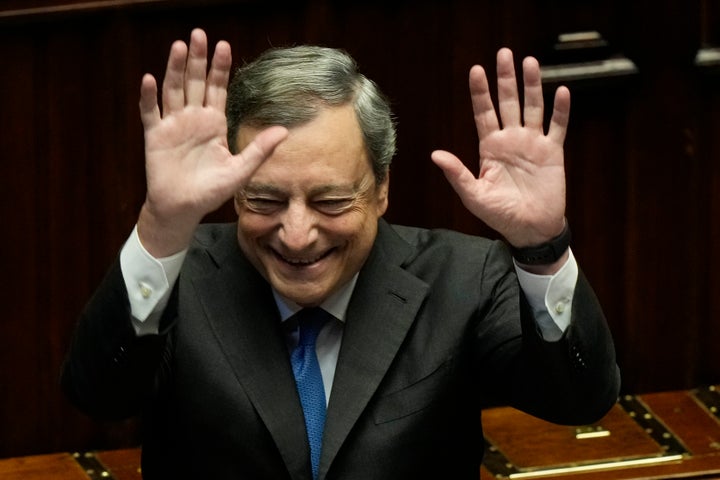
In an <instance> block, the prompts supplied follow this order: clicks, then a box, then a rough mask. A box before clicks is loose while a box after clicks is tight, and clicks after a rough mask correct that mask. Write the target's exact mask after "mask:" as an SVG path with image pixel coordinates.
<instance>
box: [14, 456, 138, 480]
mask: <svg viewBox="0 0 720 480" xmlns="http://www.w3.org/2000/svg"><path fill="white" fill-rule="evenodd" d="M0 478H2V479H3V480H48V479H52V480H88V479H90V480H96V479H104V480H141V479H142V475H141V473H140V449H139V448H133V449H124V450H112V451H106V452H95V453H53V454H48V455H33V456H27V457H15V458H7V459H3V460H0Z"/></svg>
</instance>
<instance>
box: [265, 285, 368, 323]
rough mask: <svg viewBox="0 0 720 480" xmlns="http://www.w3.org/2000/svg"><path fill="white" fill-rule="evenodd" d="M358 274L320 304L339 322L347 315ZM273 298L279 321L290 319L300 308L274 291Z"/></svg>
mask: <svg viewBox="0 0 720 480" xmlns="http://www.w3.org/2000/svg"><path fill="white" fill-rule="evenodd" d="M357 278H358V274H357V273H356V274H355V275H354V276H353V277H352V278H351V279H350V281H349V282H347V283H346V284H345V285H343V286H342V287H340V289H339V290H338V291H337V292H335V293H333V294H332V295H330V296H329V297H328V298H327V299H325V301H324V302H322V303H321V304H320V307H321V308H322V309H323V310H325V311H326V312H328V313H329V314H331V315H332V316H333V317H335V318H337V319H338V320H340V321H341V322H344V321H345V314H346V313H347V307H348V304H349V303H350V297H351V296H352V293H353V290H354V289H355V283H356V282H357ZM272 292H273V296H274V297H275V303H276V304H277V307H278V310H279V311H280V319H281V320H282V321H283V322H284V321H285V320H287V319H288V318H290V317H292V316H293V315H294V314H295V313H297V312H298V311H299V310H300V309H301V308H302V307H301V306H300V305H298V304H297V303H295V302H293V301H292V300H289V299H287V298H285V297H283V296H282V295H280V294H279V293H278V292H277V291H275V289H274V288H273V289H272Z"/></svg>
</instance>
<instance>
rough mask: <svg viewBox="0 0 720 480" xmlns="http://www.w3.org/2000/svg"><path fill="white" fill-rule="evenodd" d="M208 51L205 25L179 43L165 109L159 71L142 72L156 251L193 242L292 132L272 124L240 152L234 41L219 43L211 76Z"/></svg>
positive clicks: (149, 222)
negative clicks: (232, 92)
mask: <svg viewBox="0 0 720 480" xmlns="http://www.w3.org/2000/svg"><path fill="white" fill-rule="evenodd" d="M207 55H208V48H207V36H206V34H205V32H204V31H202V30H200V29H195V30H193V31H192V33H191V36H190V46H189V47H188V46H187V45H186V44H185V43H184V42H182V41H179V40H178V41H176V42H175V43H173V45H172V48H171V49H170V56H169V58H168V63H167V70H166V72H165V79H164V81H163V90H162V112H161V110H160V107H159V105H158V101H157V94H158V89H157V82H156V80H155V78H154V77H153V76H152V75H150V74H146V75H145V76H144V77H143V79H142V86H141V91H140V115H141V118H142V123H143V126H144V129H145V171H146V176H147V196H146V199H145V203H144V204H143V207H142V210H141V211H140V217H139V218H138V235H139V236H140V241H141V243H142V244H143V246H144V247H145V249H146V250H147V251H148V252H149V253H150V254H151V255H153V256H155V257H157V258H160V257H164V256H168V255H171V254H173V253H176V252H179V251H181V250H183V249H185V248H187V247H188V245H189V244H190V240H191V239H192V235H193V232H194V231H195V228H196V227H197V225H198V224H199V223H200V221H201V220H202V218H203V217H204V216H205V215H206V214H208V213H210V212H212V211H214V210H216V209H218V208H219V207H220V206H221V205H222V204H223V203H225V202H226V201H227V200H228V199H230V198H232V196H233V195H234V194H235V192H237V191H238V190H239V189H240V188H241V187H242V186H243V185H245V184H246V183H247V181H248V180H249V179H250V177H251V176H252V175H253V173H254V172H255V170H257V168H258V167H259V166H260V165H261V164H262V162H264V161H265V160H266V159H267V158H268V157H269V156H270V155H271V154H272V152H273V150H274V149H275V147H277V145H278V144H279V143H280V142H281V141H283V140H284V139H285V137H287V134H288V132H287V129H285V128H284V127H279V126H275V127H270V128H267V129H265V130H263V131H262V132H260V133H259V134H258V135H257V136H256V137H255V139H254V141H253V142H251V143H250V144H249V145H248V146H247V147H246V148H245V149H244V150H243V151H242V152H240V153H239V154H237V155H233V154H232V153H231V152H230V150H229V148H228V143H227V120H226V118H225V101H226V98H227V85H228V80H229V78H230V68H231V65H232V57H231V53H230V45H229V44H228V43H227V42H225V41H220V42H218V44H217V46H216V47H215V52H214V54H213V58H212V63H211V66H210V70H209V72H208V73H207V76H206V71H207Z"/></svg>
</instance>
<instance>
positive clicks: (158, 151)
mask: <svg viewBox="0 0 720 480" xmlns="http://www.w3.org/2000/svg"><path fill="white" fill-rule="evenodd" d="M225 132H226V124H225V115H224V114H223V113H222V112H220V111H218V110H216V109H213V108H208V107H191V108H187V109H186V110H184V111H182V112H179V113H176V114H173V115H170V116H167V117H165V118H163V119H162V122H160V123H159V124H157V125H155V126H153V127H152V128H151V129H149V130H148V131H147V132H146V135H145V145H146V152H145V155H146V170H147V177H148V186H149V189H148V195H150V196H151V201H153V202H155V203H156V204H158V205H163V204H164V205H166V206H167V207H166V208H168V209H172V206H174V207H175V208H178V209H183V208H193V209H196V210H197V211H198V212H201V213H202V212H210V211H212V210H215V209H216V208H218V207H219V206H220V205H221V204H222V203H223V202H224V201H225V200H227V199H228V198H229V197H230V196H232V193H233V192H234V191H235V190H236V188H237V182H238V181H241V180H242V178H237V176H238V173H240V172H241V170H240V169H238V168H237V167H236V166H235V162H233V155H232V154H231V153H230V151H229V149H228V146H227V140H226V133H225ZM209 186H212V188H209ZM160 208H162V206H161V207H160Z"/></svg>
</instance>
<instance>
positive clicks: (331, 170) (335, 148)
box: [237, 105, 372, 185]
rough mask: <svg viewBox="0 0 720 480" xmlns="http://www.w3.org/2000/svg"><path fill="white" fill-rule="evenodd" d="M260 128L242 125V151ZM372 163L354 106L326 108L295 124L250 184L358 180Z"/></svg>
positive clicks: (345, 181)
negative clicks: (307, 179)
mask: <svg viewBox="0 0 720 480" xmlns="http://www.w3.org/2000/svg"><path fill="white" fill-rule="evenodd" d="M259 131H260V128H256V127H249V126H241V127H240V129H239V131H238V138H237V147H238V150H242V149H243V148H244V147H246V146H247V145H248V144H249V143H250V142H251V141H252V139H253V138H254V136H255V135H256V134H257V133H258V132H259ZM368 173H369V174H371V175H372V166H371V164H370V161H369V157H368V155H367V150H366V148H365V142H364V138H363V135H362V131H361V129H360V125H359V123H358V121H357V116H356V114H355V110H354V109H353V107H352V105H343V106H340V107H326V108H323V109H322V110H321V111H320V112H319V114H318V115H317V117H315V118H314V119H313V120H311V121H309V122H307V123H305V124H302V125H299V126H297V127H293V128H291V129H290V131H289V135H288V137H287V138H286V139H285V141H283V142H282V143H281V144H280V145H278V147H277V148H276V149H275V151H274V152H273V154H272V155H271V156H270V157H269V158H268V159H267V160H266V161H265V162H264V163H263V164H262V165H261V166H260V167H259V168H258V170H257V171H256V172H255V174H254V175H253V177H252V178H251V180H250V184H251V185H252V184H257V183H260V184H276V183H277V182H278V181H280V180H282V182H283V183H286V182H288V181H300V180H302V179H305V178H307V177H311V178H315V179H318V178H319V177H323V178H324V182H326V183H328V184H331V183H332V184H348V182H350V183H353V184H354V183H357V182H358V181H360V179H361V178H362V177H364V176H365V175H366V174H368Z"/></svg>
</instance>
